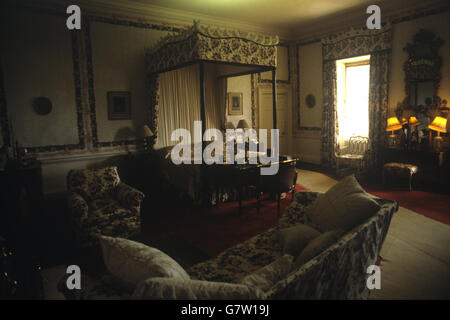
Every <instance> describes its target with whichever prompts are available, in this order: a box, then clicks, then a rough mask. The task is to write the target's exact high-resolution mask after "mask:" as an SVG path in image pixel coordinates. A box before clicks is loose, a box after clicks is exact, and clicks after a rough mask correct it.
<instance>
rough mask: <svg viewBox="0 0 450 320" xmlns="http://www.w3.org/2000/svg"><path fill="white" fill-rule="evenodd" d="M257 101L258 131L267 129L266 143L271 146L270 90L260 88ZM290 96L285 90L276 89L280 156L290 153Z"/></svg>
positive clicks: (268, 88) (271, 114)
mask: <svg viewBox="0 0 450 320" xmlns="http://www.w3.org/2000/svg"><path fill="white" fill-rule="evenodd" d="M258 101H259V129H267V130H268V131H267V143H268V146H269V147H270V145H271V132H270V129H273V107H272V88H271V87H260V88H259V94H258ZM290 110H291V108H290V94H289V90H288V89H286V88H277V129H279V131H278V133H279V147H280V154H289V152H290V139H291V135H290V132H291V130H290V117H289V114H290Z"/></svg>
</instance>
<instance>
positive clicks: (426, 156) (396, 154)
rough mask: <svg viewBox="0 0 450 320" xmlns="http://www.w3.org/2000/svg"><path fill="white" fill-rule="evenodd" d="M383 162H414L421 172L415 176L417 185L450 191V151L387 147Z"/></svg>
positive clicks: (414, 180) (414, 181)
mask: <svg viewBox="0 0 450 320" xmlns="http://www.w3.org/2000/svg"><path fill="white" fill-rule="evenodd" d="M383 162H384V163H388V162H401V163H409V164H414V165H417V166H418V167H419V172H418V173H417V174H416V176H415V177H414V178H413V183H414V184H415V186H416V187H419V188H426V189H434V190H438V191H441V192H442V191H447V192H448V191H449V189H450V153H449V151H448V150H446V151H442V152H434V151H428V150H427V151H423V150H403V149H392V148H385V149H384V150H383Z"/></svg>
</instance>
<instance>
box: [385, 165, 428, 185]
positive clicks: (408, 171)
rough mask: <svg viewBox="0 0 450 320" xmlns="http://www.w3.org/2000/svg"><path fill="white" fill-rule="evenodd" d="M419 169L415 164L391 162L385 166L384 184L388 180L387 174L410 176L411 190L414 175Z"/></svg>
mask: <svg viewBox="0 0 450 320" xmlns="http://www.w3.org/2000/svg"><path fill="white" fill-rule="evenodd" d="M418 171H419V167H418V166H416V165H414V164H408V163H399V162H389V163H386V164H385V165H384V166H383V184H385V182H386V180H385V179H386V174H388V175H390V176H401V177H405V178H406V177H408V179H409V191H411V190H412V188H411V180H412V176H413V175H414V174H416V173H417V172H418Z"/></svg>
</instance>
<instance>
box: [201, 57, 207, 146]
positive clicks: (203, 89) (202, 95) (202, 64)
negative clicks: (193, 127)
mask: <svg viewBox="0 0 450 320" xmlns="http://www.w3.org/2000/svg"><path fill="white" fill-rule="evenodd" d="M200 117H201V120H202V137H203V134H204V133H205V131H206V113H205V65H204V63H203V62H200ZM202 141H203V138H202ZM204 149H205V141H203V142H202V151H203V150H204Z"/></svg>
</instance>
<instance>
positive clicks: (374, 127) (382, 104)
mask: <svg viewBox="0 0 450 320" xmlns="http://www.w3.org/2000/svg"><path fill="white" fill-rule="evenodd" d="M390 61H391V51H390V50H386V51H380V52H374V53H372V54H371V56H370V85H369V146H370V147H369V157H368V159H367V160H368V165H369V168H378V167H380V166H381V159H380V149H381V148H382V147H383V143H384V138H385V132H386V120H387V113H388V96H389V64H390ZM377 172H379V171H377Z"/></svg>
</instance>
